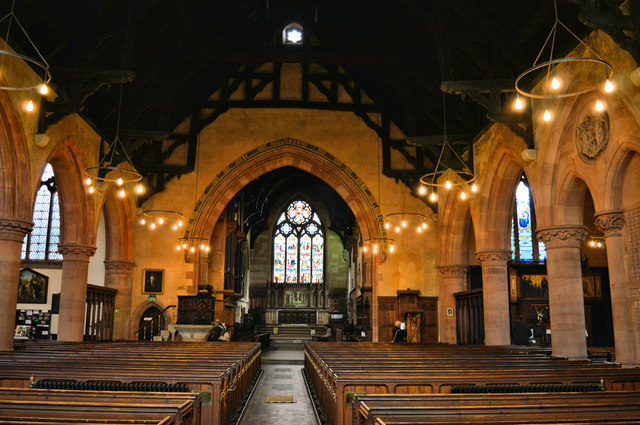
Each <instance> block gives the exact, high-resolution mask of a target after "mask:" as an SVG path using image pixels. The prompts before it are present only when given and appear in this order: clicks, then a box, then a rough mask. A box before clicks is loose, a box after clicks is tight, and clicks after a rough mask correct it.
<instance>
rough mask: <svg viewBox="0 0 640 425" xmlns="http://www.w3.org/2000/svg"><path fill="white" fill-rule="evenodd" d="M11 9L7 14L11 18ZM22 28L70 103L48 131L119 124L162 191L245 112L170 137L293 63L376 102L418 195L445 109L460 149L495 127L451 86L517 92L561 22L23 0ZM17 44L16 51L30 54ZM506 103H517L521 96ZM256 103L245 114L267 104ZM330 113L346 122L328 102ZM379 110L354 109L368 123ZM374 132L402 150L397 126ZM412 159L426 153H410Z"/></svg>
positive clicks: (478, 9)
mask: <svg viewBox="0 0 640 425" xmlns="http://www.w3.org/2000/svg"><path fill="white" fill-rule="evenodd" d="M573 3H579V4H578V5H576V4H573ZM580 3H588V4H590V5H592V6H593V4H596V3H598V4H599V3H600V2H598V1H595V0H594V1H586V2H581V1H576V0H573V2H571V3H570V2H567V1H566V0H558V13H559V16H560V18H561V19H562V20H563V22H564V23H565V24H567V25H568V26H569V27H570V28H571V29H572V30H573V31H574V32H575V33H577V34H578V35H584V34H586V33H588V31H589V29H588V28H587V27H586V26H584V25H583V24H582V23H581V22H580V21H579V20H578V13H579V12H580V10H581V8H583V9H584V5H583V4H580ZM609 3H619V2H607V4H608V6H606V7H608V8H609V9H610V8H612V7H613V8H615V5H613V4H609ZM10 7H11V5H10V2H8V1H6V2H4V5H3V6H0V9H2V10H0V12H2V13H6V12H8V11H9V10H10ZM599 7H600V9H603V8H605V6H599ZM592 8H593V7H592ZM15 14H16V16H17V17H18V18H19V19H20V22H21V23H22V24H23V26H24V27H25V29H26V30H27V32H28V33H29V35H30V36H31V38H32V40H33V42H34V43H35V45H36V46H37V47H38V48H39V50H40V52H41V53H42V55H43V56H44V57H45V58H46V59H47V61H48V62H49V64H50V66H51V68H52V75H53V80H52V85H53V86H54V88H55V89H56V90H57V92H58V93H59V94H60V95H61V96H60V99H59V101H58V102H57V103H52V104H49V105H46V110H47V111H48V112H46V116H43V117H41V130H44V129H46V127H47V126H48V125H51V124H53V123H55V122H56V121H57V120H59V119H61V118H62V117H63V116H64V115H65V114H68V113H72V112H78V113H80V114H81V115H82V116H83V117H84V118H85V119H86V120H87V121H88V122H89V123H90V124H91V125H92V126H93V127H94V128H95V129H96V130H97V131H98V132H99V134H101V135H102V136H103V138H104V139H105V141H107V142H108V141H110V140H113V138H114V137H115V133H116V128H118V125H117V121H118V116H120V126H119V131H120V138H121V139H122V140H123V142H124V144H125V146H126V149H127V150H128V151H129V153H130V154H131V155H132V157H133V158H134V163H135V165H136V167H138V168H139V169H140V170H141V172H143V174H145V177H146V178H147V179H148V180H149V181H151V182H152V184H151V186H153V187H154V188H155V190H158V189H161V188H162V187H163V185H164V182H165V181H166V179H168V178H172V177H174V176H177V175H180V174H182V173H184V172H188V171H190V170H192V169H193V159H194V157H195V148H196V147H195V144H196V143H197V137H195V136H194V135H195V134H197V132H198V131H199V129H200V128H202V125H204V124H206V122H211V121H213V120H215V118H216V117H217V116H219V114H221V113H224V111H226V110H228V109H229V108H230V107H234V104H232V103H230V102H229V103H228V104H224V103H218V104H216V105H215V107H216V108H217V109H216V112H215V113H214V114H212V115H211V116H209V117H208V118H207V119H206V120H205V121H203V122H201V123H200V126H199V127H198V126H197V125H194V124H193V123H192V129H191V131H190V134H186V135H171V132H172V131H173V130H174V129H175V127H176V126H177V125H178V124H179V123H181V122H183V121H184V120H185V119H187V118H189V117H193V116H195V115H194V114H197V113H198V112H197V111H199V110H200V109H202V108H203V106H204V105H205V104H206V101H207V99H208V98H209V97H210V95H211V94H212V93H214V92H215V91H216V90H218V89H221V88H222V89H223V91H224V90H225V89H226V90H227V91H228V90H229V89H232V88H233V81H236V82H240V81H244V80H246V79H248V78H251V76H252V73H253V72H254V71H255V70H256V69H258V67H260V66H261V65H263V64H265V63H276V64H281V63H284V62H298V63H302V64H306V65H310V64H313V65H314V66H320V67H322V68H323V69H325V70H326V72H327V73H328V75H329V76H330V77H331V78H333V79H334V82H335V84H344V81H345V79H346V80H348V81H349V84H352V86H355V87H356V88H358V89H361V90H362V91H364V92H365V93H367V94H368V95H369V96H370V97H371V99H373V101H374V102H375V105H374V110H375V111H378V112H380V113H381V114H382V116H383V117H384V118H385V119H386V120H387V121H388V122H392V123H394V124H395V125H397V126H398V127H399V128H401V129H402V130H403V131H404V133H405V134H406V135H407V136H408V138H409V139H410V140H409V143H407V141H406V140H401V141H393V140H385V141H386V144H385V146H386V147H387V148H388V149H398V150H400V151H401V152H402V153H403V155H405V156H406V157H407V159H408V160H409V162H411V163H412V164H413V165H414V167H415V170H414V171H415V172H414V173H413V174H412V175H409V176H408V177H407V172H406V171H404V172H397V173H395V174H394V170H393V169H392V167H391V166H390V165H389V164H388V162H387V163H385V164H386V165H385V170H384V171H385V173H386V174H387V175H391V176H395V177H397V178H402V179H403V180H405V183H408V184H409V183H410V182H414V181H415V179H416V176H417V175H418V174H419V173H422V172H424V171H425V170H429V167H431V168H432V167H433V163H432V162H433V158H434V156H437V152H438V150H439V146H441V144H442V141H441V140H440V141H439V139H438V137H433V136H441V135H442V134H443V132H444V117H443V111H444V110H445V106H444V105H446V121H447V122H446V126H447V128H446V130H447V132H448V134H456V135H459V137H460V138H461V139H464V140H467V141H469V142H471V141H472V140H473V137H474V136H475V135H476V134H477V133H478V132H479V131H480V130H481V129H482V128H483V127H484V126H485V125H486V124H487V123H488V122H489V118H488V117H487V114H488V112H487V109H485V107H483V106H481V105H480V104H479V103H478V102H477V100H478V97H477V96H476V97H475V98H474V97H473V96H467V95H466V93H462V96H461V95H459V94H458V95H455V94H453V95H452V94H446V96H445V101H444V103H443V94H442V91H441V86H442V84H443V82H445V81H446V82H452V81H453V82H456V81H458V82H459V81H477V80H491V81H494V82H495V81H499V82H502V84H504V82H505V81H506V82H511V81H513V80H514V79H515V77H516V76H517V75H519V73H520V72H522V71H523V70H524V69H526V68H528V67H529V66H531V65H532V63H533V61H534V59H535V57H536V55H537V54H538V51H539V50H540V48H541V47H542V45H543V43H544V40H545V38H546V37H547V35H548V33H549V30H550V28H551V26H552V24H553V19H554V12H553V2H552V1H551V0H517V1H515V0H493V1H478V0H452V1H443V0H437V1H436V0H434V1H426V0H394V1H389V0H367V1H364V0H360V1H356V0H227V1H215V0H206V1H205V0H194V1H178V0H145V1H143V0H108V1H106V0H105V1H101V0H56V1H38V0H18V1H16V2H15ZM292 22H296V23H298V24H300V25H302V26H303V27H304V31H305V39H304V46H296V47H295V48H291V47H290V46H282V43H281V33H282V29H283V28H284V27H285V26H286V25H287V24H289V23H292ZM0 30H3V31H4V29H2V28H0ZM3 34H4V33H3ZM12 34H14V37H13V38H11V40H10V41H11V43H12V44H13V45H15V46H16V47H17V48H20V47H21V46H22V47H24V46H26V42H25V40H23V39H20V38H19V34H18V32H17V31H13V32H12ZM576 43H577V41H576V40H575V39H572V38H571V37H569V36H568V35H565V36H563V35H559V38H558V40H557V41H556V44H557V48H556V50H557V52H558V53H559V54H562V53H566V52H567V51H569V50H570V49H571V48H573V47H574V46H575V45H576ZM341 70H343V71H344V73H343V72H342V71H341ZM256 75H257V74H256ZM256 78H265V79H266V80H265V81H267V80H268V78H269V76H263V75H262V76H259V77H256ZM123 81H124V82H125V84H123V85H121V84H119V83H120V82H123ZM230 81H232V83H230ZM496 84H498V83H496ZM121 87H122V90H123V93H122V104H121V107H120V106H119V105H120V88H121ZM500 96H501V98H500V101H501V102H510V101H511V98H510V97H509V96H510V94H509V93H507V94H505V93H504V91H503V92H501V95H500ZM474 99H475V100H474ZM245 100H246V101H245V102H244V103H242V105H248V104H251V102H252V101H254V100H253V99H252V98H251V97H250V96H247V98H246V99H245ZM223 101H224V98H223ZM354 101H355V103H357V94H354ZM238 105H239V106H240V104H238ZM272 106H275V107H278V106H282V107H291V106H300V107H317V105H314V104H311V103H309V102H307V103H304V102H303V103H301V104H300V105H292V104H286V103H278V102H275V101H274V103H273V105H272ZM485 106H486V105H485ZM322 107H324V108H326V109H332V108H335V109H340V108H342V109H345V106H344V105H339V104H338V102H336V101H335V99H333V98H332V96H331V90H329V89H328V90H327V102H326V105H323V106H322ZM347 109H348V108H347ZM505 109H506V108H505ZM370 110H371V109H368V110H365V109H364V107H362V106H361V105H360V106H358V105H356V106H355V107H353V111H354V113H358V114H360V115H361V116H363V117H366V112H367V111H370ZM118 111H120V114H119V113H118ZM518 119H520V120H522V119H523V118H515V120H518ZM198 122H199V121H198ZM196 124H197V123H196ZM371 126H372V128H374V127H375V126H374V125H373V124H372V125H371ZM387 127H388V126H387ZM374 129H375V130H376V131H378V133H379V135H380V136H381V137H382V138H383V139H385V138H387V139H388V138H389V137H388V133H386V132H385V131H386V130H385V125H384V124H383V125H382V127H381V128H374ZM387 130H388V129H387ZM165 139H171V140H172V141H173V142H172V143H174V147H173V148H175V147H176V146H178V145H180V144H189V157H188V160H187V161H186V162H185V164H183V165H182V166H175V165H172V166H170V167H168V166H167V165H166V164H164V160H165V159H166V157H167V156H168V154H169V153H170V151H169V152H168V150H167V143H164V144H163V143H159V142H161V141H162V140H165ZM411 140H414V142H415V141H418V143H417V144H416V143H413V144H412V143H410V142H411ZM410 145H413V146H418V148H417V150H416V151H415V152H413V151H411V152H409V151H407V150H406V149H405V148H406V146H410ZM163 146H164V147H163ZM461 146H462V147H461V148H460V149H466V148H468V145H464V143H463V144H462V145H461ZM403 149H404V151H403ZM118 154H120V155H122V152H118ZM409 174H411V173H409Z"/></svg>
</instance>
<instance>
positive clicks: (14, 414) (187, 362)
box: [0, 341, 261, 425]
mask: <svg viewBox="0 0 640 425" xmlns="http://www.w3.org/2000/svg"><path fill="white" fill-rule="evenodd" d="M260 369H261V348H260V344H259V343H253V342H247V343H243V342H237V343H216V342H202V343H194V342H137V341H136V342H105V343H34V344H27V345H25V347H24V349H22V350H15V351H0V387H1V388H0V425H2V424H8V423H22V424H24V423H39V422H43V423H44V422H47V421H50V420H52V418H59V419H62V418H64V420H65V421H66V422H56V423H85V424H86V423H87V422H86V421H87V420H90V421H93V422H91V423H96V424H98V423H100V424H104V423H114V424H115V423H153V424H160V423H161V424H187V425H191V424H193V425H200V424H202V425H223V424H225V423H227V421H228V420H229V419H230V418H231V417H232V416H233V415H234V414H235V412H236V411H237V409H238V408H239V406H240V405H241V404H242V402H243V401H244V399H245V397H246V395H247V393H248V392H249V390H250V388H251V386H252V385H253V383H254V381H255V379H256V377H257V376H258V374H259V372H260ZM21 412H22V413H21ZM21 418H22V419H21ZM25 418H26V419H25ZM112 420H118V421H120V422H109V421H112ZM33 421H36V422H33ZM74 421H76V422H74ZM105 421H106V422H105ZM127 421H129V422H127ZM131 421H133V422H131ZM47 423H50V422H47Z"/></svg>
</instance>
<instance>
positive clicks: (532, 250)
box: [511, 173, 547, 262]
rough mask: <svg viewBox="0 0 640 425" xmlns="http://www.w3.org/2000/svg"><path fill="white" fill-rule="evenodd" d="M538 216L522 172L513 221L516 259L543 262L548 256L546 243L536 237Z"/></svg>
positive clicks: (513, 241)
mask: <svg viewBox="0 0 640 425" xmlns="http://www.w3.org/2000/svg"><path fill="white" fill-rule="evenodd" d="M535 219H536V216H535V210H534V208H533V202H532V201H531V190H529V184H528V183H527V178H526V176H525V175H524V173H523V174H522V178H521V179H520V183H518V187H517V188H516V200H515V204H514V206H513V218H512V221H511V252H512V254H511V258H512V259H513V260H514V261H525V262H526V261H531V262H542V261H544V260H546V258H547V252H546V251H545V248H544V243H543V242H539V241H538V240H537V239H536V235H535V232H536V220H535Z"/></svg>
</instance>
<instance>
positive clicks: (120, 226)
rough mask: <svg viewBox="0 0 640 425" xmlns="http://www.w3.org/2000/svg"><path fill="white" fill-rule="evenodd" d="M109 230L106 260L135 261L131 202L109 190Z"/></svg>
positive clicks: (106, 202)
mask: <svg viewBox="0 0 640 425" xmlns="http://www.w3.org/2000/svg"><path fill="white" fill-rule="evenodd" d="M102 208H103V209H104V221H105V228H106V232H107V238H106V239H107V240H106V245H107V246H106V255H105V260H106V261H133V228H134V223H133V211H132V208H131V203H130V202H127V201H123V200H122V199H120V198H118V196H117V195H116V193H115V191H113V190H109V191H107V194H106V196H105V199H104V205H103V207H102Z"/></svg>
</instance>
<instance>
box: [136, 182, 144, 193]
mask: <svg viewBox="0 0 640 425" xmlns="http://www.w3.org/2000/svg"><path fill="white" fill-rule="evenodd" d="M136 192H137V193H142V192H144V186H143V185H141V184H140V183H138V185H137V186H136Z"/></svg>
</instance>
